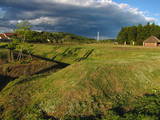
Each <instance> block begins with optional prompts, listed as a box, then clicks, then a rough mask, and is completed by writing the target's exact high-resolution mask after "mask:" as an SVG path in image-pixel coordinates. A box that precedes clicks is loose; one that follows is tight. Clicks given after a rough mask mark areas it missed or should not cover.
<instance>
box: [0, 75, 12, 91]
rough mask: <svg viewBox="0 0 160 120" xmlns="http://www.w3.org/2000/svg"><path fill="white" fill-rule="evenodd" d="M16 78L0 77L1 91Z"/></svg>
mask: <svg viewBox="0 0 160 120" xmlns="http://www.w3.org/2000/svg"><path fill="white" fill-rule="evenodd" d="M14 79H15V78H12V77H9V76H4V75H0V91H1V90H2V89H3V88H4V87H5V86H6V85H7V84H8V83H9V82H10V81H12V80H14Z"/></svg>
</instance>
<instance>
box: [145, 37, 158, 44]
mask: <svg viewBox="0 0 160 120" xmlns="http://www.w3.org/2000/svg"><path fill="white" fill-rule="evenodd" d="M144 43H160V40H159V39H158V38H157V37H155V36H151V37H149V38H148V39H146V40H145V41H144Z"/></svg>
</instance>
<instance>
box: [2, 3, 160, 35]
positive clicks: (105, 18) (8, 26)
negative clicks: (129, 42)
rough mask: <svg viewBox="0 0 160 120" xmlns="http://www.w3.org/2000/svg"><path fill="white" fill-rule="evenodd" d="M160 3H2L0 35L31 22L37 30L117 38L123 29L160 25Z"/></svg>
mask: <svg viewBox="0 0 160 120" xmlns="http://www.w3.org/2000/svg"><path fill="white" fill-rule="evenodd" d="M159 3H160V1H159V0H0V32H10V31H12V30H14V29H15V26H16V24H17V23H19V22H22V21H24V20H27V21H28V22H30V24H31V25H32V26H33V27H32V29H34V30H41V31H51V32H70V33H74V34H78V35H83V36H87V37H92V38H95V37H96V35H97V32H100V36H101V38H115V37H116V35H117V34H118V32H119V31H120V29H121V28H122V27H125V26H131V25H138V24H146V23H148V22H155V23H156V24H160V11H159V9H160V8H159V6H158V5H159Z"/></svg>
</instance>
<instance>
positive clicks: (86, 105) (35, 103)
mask: <svg viewBox="0 0 160 120" xmlns="http://www.w3.org/2000/svg"><path fill="white" fill-rule="evenodd" d="M157 62H160V61H151V62H145V63H141V62H135V63H125V64H124V63H119V64H115V63H109V64H108V63H105V64H97V63H96V62H81V63H77V64H74V65H71V66H69V67H68V68H65V69H64V70H62V71H59V72H57V73H54V74H51V75H49V76H34V77H32V78H20V79H17V80H15V81H14V82H11V83H9V85H8V86H7V87H6V88H5V89H3V91H2V92H1V97H0V100H1V101H0V103H1V109H3V110H2V112H1V113H2V118H3V119H6V120H7V119H8V120H9V119H11V118H15V119H18V118H20V119H27V120H29V119H35V120H36V119H38V118H45V117H49V116H50V117H55V118H67V117H73V116H74V117H75V116H76V117H79V116H88V117H89V116H96V115H99V114H104V113H105V112H106V111H107V110H109V109H111V108H112V106H114V105H115V104H119V102H120V101H123V102H124V103H126V109H130V107H132V106H131V105H130V103H132V102H133V101H134V100H135V97H136V96H141V95H143V94H146V93H149V92H152V91H153V90H156V89H158V87H159V86H160V84H159V83H160V81H159V76H158V73H159V71H160V66H159V65H157V64H156V63H157Z"/></svg>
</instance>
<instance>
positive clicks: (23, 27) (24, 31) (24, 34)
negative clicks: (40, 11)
mask: <svg viewBox="0 0 160 120" xmlns="http://www.w3.org/2000/svg"><path fill="white" fill-rule="evenodd" d="M31 27H32V26H31V25H30V23H29V22H28V21H23V22H20V23H18V24H17V29H16V30H15V32H16V33H17V36H18V37H17V39H18V41H19V43H18V45H17V49H18V50H19V54H18V60H19V61H20V60H21V59H22V58H23V53H29V54H30V53H31V52H28V51H30V50H31V49H30V47H28V46H29V45H27V44H28V43H27V40H28V38H30V36H31Z"/></svg>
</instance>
